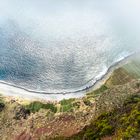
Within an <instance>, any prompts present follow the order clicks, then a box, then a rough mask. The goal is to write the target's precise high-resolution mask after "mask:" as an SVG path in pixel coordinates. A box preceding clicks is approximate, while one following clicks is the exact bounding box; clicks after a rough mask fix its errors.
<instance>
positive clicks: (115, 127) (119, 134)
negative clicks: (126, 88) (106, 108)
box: [55, 95, 140, 140]
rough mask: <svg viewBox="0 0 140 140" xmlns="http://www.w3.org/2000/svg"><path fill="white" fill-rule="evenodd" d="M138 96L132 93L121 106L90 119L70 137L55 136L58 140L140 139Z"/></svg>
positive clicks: (139, 100) (139, 104) (139, 98)
mask: <svg viewBox="0 0 140 140" xmlns="http://www.w3.org/2000/svg"><path fill="white" fill-rule="evenodd" d="M139 134H140V96H138V95H133V96H131V97H129V98H128V99H127V100H126V101H125V102H124V104H123V106H122V108H116V109H114V111H112V112H109V113H104V114H102V115H100V116H99V117H98V118H97V119H96V120H93V121H91V124H90V125H89V126H86V127H85V128H84V129H83V130H82V131H81V132H79V133H78V134H76V135H74V136H72V137H70V138H64V137H63V138H62V137H57V138H55V139H58V140H82V139H83V138H84V139H85V140H100V139H101V138H104V137H106V136H109V137H111V139H122V140H129V139H132V138H134V139H140V136H139Z"/></svg>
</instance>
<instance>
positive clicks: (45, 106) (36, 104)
mask: <svg viewBox="0 0 140 140" xmlns="http://www.w3.org/2000/svg"><path fill="white" fill-rule="evenodd" d="M41 108H42V109H50V110H51V111H52V112H54V113H56V112H57V107H55V105H54V104H52V103H47V104H44V103H41V102H32V103H30V104H29V105H27V106H26V109H29V110H30V111H31V112H33V113H35V112H38V111H39V110H40V109H41Z"/></svg>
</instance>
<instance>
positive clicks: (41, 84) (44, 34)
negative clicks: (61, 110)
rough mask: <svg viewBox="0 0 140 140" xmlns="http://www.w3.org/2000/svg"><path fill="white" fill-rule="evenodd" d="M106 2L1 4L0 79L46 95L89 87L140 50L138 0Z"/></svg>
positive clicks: (46, 0) (17, 1) (7, 1)
mask: <svg viewBox="0 0 140 140" xmlns="http://www.w3.org/2000/svg"><path fill="white" fill-rule="evenodd" d="M108 2H109V4H107V3H105V2H102V1H101V0H98V1H97V0H95V1H92V0H85V1H84V0H77V1H74V0H68V1H64V0H60V1H59V2H58V1H57V0H51V1H50V0H40V1H37V0H36V1H33V0H30V1H28V0H25V1H21V0H13V1H10V0H5V2H1V3H2V4H1V5H0V9H1V11H2V12H1V13H0V80H1V81H5V82H8V83H12V84H14V85H16V86H19V87H24V88H26V89H31V90H36V91H45V92H49V93H50V92H51V93H54V92H55V93H57V92H58V93H61V92H69V91H76V90H79V89H82V88H85V87H86V86H88V84H93V83H94V82H95V81H96V80H97V79H99V78H100V77H101V76H102V75H103V74H105V73H106V71H107V69H108V68H109V67H110V66H111V65H113V64H114V63H115V62H117V61H119V60H121V59H123V58H124V57H126V56H128V55H130V54H132V53H134V52H136V51H138V49H139V29H140V28H139V23H140V22H139V18H138V17H139V15H138V11H139V9H140V8H139V2H138V1H137V0H136V1H131V0H129V2H128V1H126V0H122V1H119V0H118V2H115V1H114V2H111V0H110V1H109V0H108ZM134 9H135V10H134Z"/></svg>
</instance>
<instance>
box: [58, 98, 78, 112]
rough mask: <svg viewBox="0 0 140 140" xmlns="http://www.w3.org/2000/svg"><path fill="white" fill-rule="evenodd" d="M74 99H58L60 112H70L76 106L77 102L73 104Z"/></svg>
mask: <svg viewBox="0 0 140 140" xmlns="http://www.w3.org/2000/svg"><path fill="white" fill-rule="evenodd" d="M74 101H75V99H68V100H66V99H64V100H62V101H60V105H61V107H60V112H71V111H73V110H74V107H76V106H78V105H77V104H75V102H74Z"/></svg>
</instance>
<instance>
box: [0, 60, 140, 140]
mask: <svg viewBox="0 0 140 140" xmlns="http://www.w3.org/2000/svg"><path fill="white" fill-rule="evenodd" d="M132 63H133V62H132ZM129 65H130V66H131V64H130V63H129V64H126V65H124V66H123V67H121V68H118V69H116V70H115V71H114V72H113V73H112V74H111V76H110V77H109V78H108V80H107V81H106V82H105V83H104V84H103V85H102V86H101V87H100V88H99V89H97V90H95V91H93V92H90V93H87V95H86V96H85V97H83V98H79V99H69V100H62V101H60V102H39V101H32V102H31V101H26V100H20V99H17V98H11V97H3V96H1V97H0V99H1V100H0V139H2V140H5V139H6V140H11V139H13V140H19V139H20V140H24V138H25V137H26V138H27V139H29V140H30V139H31V140H39V139H41V140H50V139H56V140H59V139H60V140H61V139H62V140H63V139H64V140H65V139H70V140H77V139H79V140H81V139H84V140H92V139H93V140H94V139H109V138H110V139H117V138H118V139H120V138H122V139H129V138H132V137H135V138H137V136H138V133H139V119H138V118H139V104H140V97H139V95H140V81H139V77H138V76H135V75H134V74H132V70H131V71H130V69H128V67H129ZM135 66H137V67H139V65H138V64H137V65H135ZM126 67H127V69H126ZM123 119H125V120H124V121H123ZM121 120H122V122H121ZM133 120H135V121H133ZM124 126H125V127H124ZM128 131H132V132H131V133H130V134H129V133H128Z"/></svg>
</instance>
